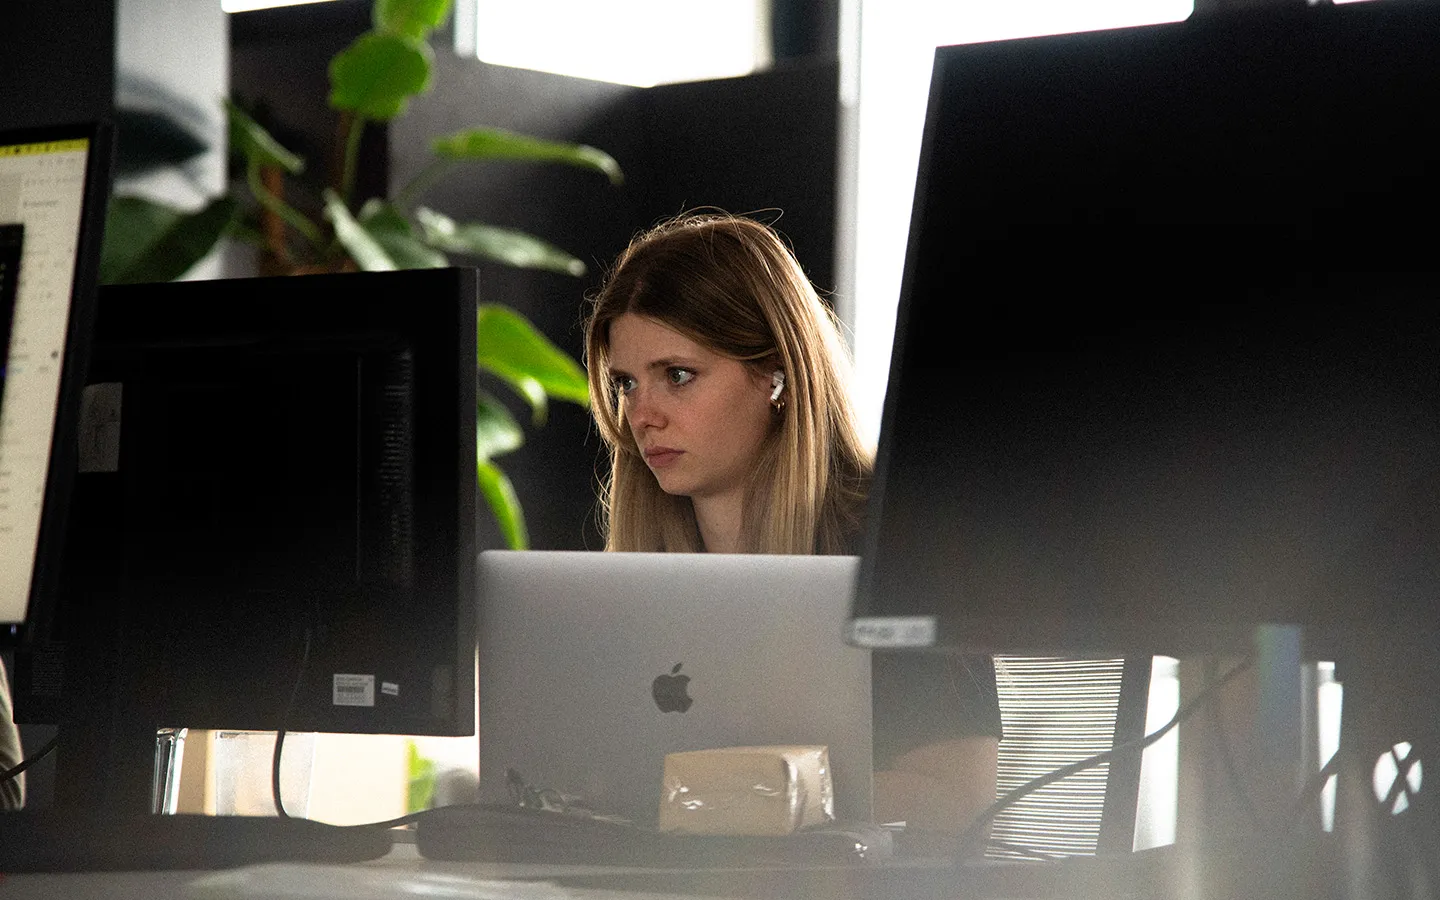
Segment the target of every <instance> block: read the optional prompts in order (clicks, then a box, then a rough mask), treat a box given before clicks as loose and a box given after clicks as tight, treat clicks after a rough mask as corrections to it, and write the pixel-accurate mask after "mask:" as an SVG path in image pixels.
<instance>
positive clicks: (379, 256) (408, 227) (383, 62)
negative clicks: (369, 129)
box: [101, 0, 621, 548]
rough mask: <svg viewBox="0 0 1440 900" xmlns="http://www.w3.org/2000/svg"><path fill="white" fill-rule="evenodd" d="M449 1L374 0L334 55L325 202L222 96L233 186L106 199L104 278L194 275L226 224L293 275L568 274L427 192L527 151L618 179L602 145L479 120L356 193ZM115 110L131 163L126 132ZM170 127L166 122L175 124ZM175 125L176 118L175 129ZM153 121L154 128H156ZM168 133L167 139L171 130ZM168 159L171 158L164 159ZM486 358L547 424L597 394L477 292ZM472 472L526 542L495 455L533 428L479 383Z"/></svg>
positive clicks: (518, 544)
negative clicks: (382, 185) (493, 270)
mask: <svg viewBox="0 0 1440 900" xmlns="http://www.w3.org/2000/svg"><path fill="white" fill-rule="evenodd" d="M451 2H452V0H376V2H375V4H374V7H373V10H372V27H371V28H370V30H368V31H366V32H365V33H364V34H362V35H360V37H358V38H357V39H356V40H355V41H354V42H353V43H351V44H350V45H349V46H348V47H346V48H345V49H344V50H342V51H341V52H340V53H339V54H337V55H336V56H335V57H334V58H333V59H332V60H331V61H330V67H329V76H330V97H329V102H330V105H331V107H332V108H334V109H335V110H337V111H338V112H339V113H340V115H341V121H342V125H343V134H344V135H345V137H344V147H343V153H342V154H341V156H342V158H343V160H344V161H343V164H342V166H341V169H340V171H339V172H338V173H335V174H334V176H333V177H332V181H331V183H330V184H329V185H327V186H326V187H325V188H324V189H323V191H321V192H320V194H319V196H320V198H321V200H320V202H319V203H318V205H317V206H316V207H315V208H314V209H311V210H304V209H301V208H299V206H297V205H293V204H292V202H291V201H289V200H288V199H287V195H286V189H285V188H286V184H287V181H291V180H297V179H300V178H302V177H303V176H304V174H305V163H304V160H302V159H301V158H300V157H299V156H297V155H296V154H294V153H292V152H290V151H289V150H287V149H286V148H285V147H283V146H282V145H281V143H280V142H279V141H277V140H276V139H275V138H274V137H273V136H272V135H271V134H270V133H269V132H268V131H267V130H266V129H265V128H263V127H262V126H261V125H260V124H259V123H257V121H256V120H255V118H253V117H252V116H251V115H249V114H247V113H246V112H245V111H244V110H243V109H241V107H240V106H239V105H238V104H236V103H233V102H228V103H227V104H226V108H227V114H228V123H229V144H230V149H231V157H232V159H233V160H235V161H236V164H237V165H238V166H240V167H243V172H244V174H243V177H241V178H237V179H236V183H237V187H236V188H235V189H234V190H232V191H231V192H230V193H228V194H226V195H224V196H221V197H219V198H216V199H215V200H213V201H212V202H210V203H209V204H208V205H207V206H205V207H204V208H203V209H200V210H199V211H196V212H182V211H180V210H177V209H174V208H171V207H168V206H165V205H163V204H159V203H156V202H154V201H152V200H148V199H144V198H141V197H124V196H117V197H114V198H112V199H111V202H110V208H109V213H108V218H107V222H106V238H105V247H104V254H103V260H102V264H101V279H102V280H103V281H105V282H106V283H122V282H151V281H167V280H171V279H174V278H178V277H180V276H181V275H183V274H185V272H187V271H188V270H189V269H190V268H192V267H193V266H194V264H195V263H196V262H198V261H199V260H200V259H201V258H202V257H204V256H205V255H206V254H208V253H209V252H210V251H211V250H212V249H213V248H214V247H215V246H216V244H217V243H218V242H219V241H220V240H221V239H222V238H225V237H227V236H229V237H236V238H240V239H244V240H248V241H251V242H253V243H255V244H257V245H258V246H259V247H260V248H261V250H262V253H263V257H264V259H266V260H267V261H268V263H269V265H268V266H267V269H269V270H275V271H283V272H289V273H294V274H304V273H307V272H334V271H355V270H365V271H379V270H387V269H406V268H424V267H436V266H446V265H450V264H451V257H452V256H458V257H462V258H469V259H481V260H488V261H491V262H496V263H500V264H503V265H509V266H519V267H525V268H536V269H544V270H549V271H554V272H560V273H564V274H567V275H571V276H579V275H582V274H584V272H585V266H584V264H583V263H582V262H581V261H580V260H578V259H576V258H575V257H573V256H571V255H570V254H568V253H566V252H564V251H563V250H560V249H558V248H556V247H554V246H552V245H550V244H548V243H546V242H545V241H543V240H541V239H539V238H537V237H534V236H533V235H529V234H526V233H524V232H520V231H516V230H513V229H508V228H501V227H497V226H493V225H488V224H484V223H478V222H457V221H455V220H454V219H452V218H451V217H449V216H447V215H446V214H445V213H443V212H441V211H439V210H436V209H433V208H431V207H428V206H425V205H423V204H421V203H420V202H419V200H420V198H421V197H422V196H423V193H424V190H425V188H426V187H428V186H429V185H430V184H432V183H433V182H434V180H435V179H436V178H437V177H438V176H439V175H441V174H443V173H444V172H445V171H446V170H447V169H449V168H450V167H453V166H457V165H464V164H473V163H478V162H483V161H487V160H522V161H532V162H538V163H556V164H563V165H569V166H579V167H582V168H585V169H589V170H593V171H594V172H596V173H598V174H599V175H602V176H604V177H606V178H608V179H609V180H610V181H611V182H612V183H616V184H618V183H619V182H620V181H621V172H620V167H619V165H618V164H617V163H616V162H615V160H614V159H612V158H611V157H610V156H609V155H608V154H606V153H604V152H603V151H600V150H597V149H595V148H593V147H587V146H584V145H577V144H567V143H560V142H555V141H548V140H542V139H539V138H534V137H529V136H526V135H521V134H515V133H513V132H509V131H503V130H499V129H493V128H472V129H466V130H463V131H459V132H456V133H453V134H446V135H441V136H438V137H436V138H434V139H433V140H432V141H431V144H430V150H431V154H432V159H431V161H430V163H429V165H427V166H426V167H424V169H423V170H422V171H421V172H420V173H418V174H417V175H416V176H415V178H414V179H412V180H411V182H410V183H409V184H406V185H404V186H402V187H401V188H400V189H399V190H397V191H395V192H394V195H393V197H366V198H359V197H357V196H356V191H355V184H356V169H357V165H358V159H359V149H360V140H361V136H362V134H363V133H364V129H365V126H366V125H367V124H369V123H372V122H381V123H383V122H389V121H391V120H392V119H394V118H396V117H397V116H400V115H402V114H403V113H404V111H405V108H406V106H407V104H408V102H409V100H410V99H411V98H412V97H414V96H416V95H417V94H420V93H422V92H424V91H427V90H429V88H430V84H431V78H432V70H433V51H432V49H431V47H430V45H429V43H428V38H429V36H430V34H431V33H432V32H433V31H434V30H435V29H436V28H437V27H439V25H440V24H441V23H442V22H443V21H444V20H445V18H446V16H447V15H448V14H449V12H450V6H451ZM147 124H153V123H146V122H137V123H136V126H135V127H133V128H130V129H128V130H127V127H126V119H125V117H124V115H123V114H122V116H121V119H120V126H121V127H120V135H121V147H120V155H121V158H122V161H123V160H124V159H125V155H126V148H125V143H126V137H127V133H128V134H139V133H144V130H145V127H146V125H147ZM167 127H168V126H167ZM170 130H171V131H173V129H170ZM152 133H153V132H152ZM161 137H162V138H164V137H167V136H166V135H164V134H162V135H161ZM173 138H174V135H173V134H170V135H168V139H167V140H158V141H151V142H149V143H150V146H169V147H174V148H182V147H183V148H187V149H185V150H184V151H183V152H190V153H193V152H195V149H197V148H196V147H195V146H192V144H193V142H186V141H184V140H174V139H173ZM169 161H170V162H173V161H174V160H173V159H172V160H169ZM476 329H477V336H478V358H477V360H476V363H477V365H478V367H479V368H480V369H481V370H482V371H485V372H489V373H491V374H492V375H494V376H497V377H498V379H499V380H500V381H502V382H503V383H505V384H508V385H509V386H510V387H511V388H513V389H514V390H515V391H516V392H517V393H518V394H519V396H521V397H523V398H524V400H525V402H526V403H528V405H529V408H530V412H531V420H532V423H533V424H536V425H539V424H542V423H543V422H544V419H545V416H546V410H547V407H548V403H549V402H550V401H551V400H552V399H553V400H562V401H569V402H572V403H577V404H582V405H583V404H585V403H587V402H588V391H587V387H586V381H585V375H584V372H583V371H582V370H581V368H580V366H579V364H578V363H577V362H576V361H575V360H574V359H573V358H571V357H570V356H569V355H568V354H566V353H565V352H564V351H562V350H561V349H560V348H558V347H557V346H555V345H554V344H553V343H551V342H550V341H549V340H548V339H547V338H545V336H544V335H542V334H541V333H540V332H539V331H538V330H537V329H536V328H535V327H534V326H533V325H531V323H530V322H529V321H528V320H526V319H525V318H524V317H523V316H521V315H520V314H519V313H518V312H516V311H515V310H513V309H511V308H509V307H507V306H503V305H500V304H490V303H487V304H482V305H481V307H480V310H479V314H478V317H477V321H476ZM476 436H477V442H476V444H477V450H478V458H477V460H476V472H477V476H478V479H479V484H480V488H481V491H482V493H483V494H484V496H485V498H486V500H487V501H488V503H489V506H490V508H491V510H492V511H493V512H494V514H495V517H496V520H497V522H498V523H499V526H500V531H501V534H502V535H503V536H504V538H505V540H506V542H507V543H508V544H509V545H510V546H511V547H515V548H523V547H525V546H527V545H528V538H527V536H526V530H525V520H524V514H523V511H522V507H521V504H520V501H519V499H518V498H517V496H516V493H515V490H514V487H513V485H512V484H511V482H510V480H509V479H508V478H507V477H506V475H505V473H504V472H503V471H501V469H500V468H499V467H498V466H497V465H496V464H495V461H494V460H495V459H496V457H498V456H500V455H502V454H504V453H508V452H510V451H513V450H515V449H517V448H519V447H520V446H521V445H522V444H523V443H524V439H525V438H524V431H523V429H522V428H521V427H520V425H519V424H518V423H517V422H516V421H515V419H514V417H513V416H512V415H511V414H510V413H509V411H508V410H507V409H506V407H505V406H504V405H503V404H502V403H501V402H499V401H498V400H497V399H496V398H495V397H494V396H493V395H490V394H487V393H486V392H484V391H483V390H482V391H481V392H480V400H479V405H478V409H477V410H476Z"/></svg>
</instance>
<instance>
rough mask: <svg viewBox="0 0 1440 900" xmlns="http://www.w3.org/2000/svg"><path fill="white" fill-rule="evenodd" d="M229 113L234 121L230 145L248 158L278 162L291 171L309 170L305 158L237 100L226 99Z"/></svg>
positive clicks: (280, 165) (261, 163)
mask: <svg viewBox="0 0 1440 900" xmlns="http://www.w3.org/2000/svg"><path fill="white" fill-rule="evenodd" d="M225 115H226V117H227V119H228V121H229V123H230V148H231V149H232V150H234V151H235V152H236V153H238V154H240V155H241V156H243V157H245V160H246V161H247V162H253V163H256V164H258V165H262V166H278V167H279V168H281V169H284V170H285V171H286V172H289V173H290V174H291V175H299V174H300V173H301V172H303V171H305V160H304V159H302V158H300V157H299V156H296V155H295V154H294V153H291V152H290V151H289V150H286V149H285V147H284V146H282V145H281V143H280V142H279V141H277V140H275V138H274V137H272V136H271V135H270V132H268V131H266V130H265V128H264V127H263V126H261V124H260V123H259V122H256V121H255V120H254V119H252V118H250V114H249V113H247V112H246V111H245V110H243V109H241V108H240V107H238V106H236V105H235V103H234V102H233V101H230V100H226V101H225Z"/></svg>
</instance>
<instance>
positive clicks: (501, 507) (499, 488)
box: [475, 462, 530, 550]
mask: <svg viewBox="0 0 1440 900" xmlns="http://www.w3.org/2000/svg"><path fill="white" fill-rule="evenodd" d="M475 474H476V478H477V479H478V481H479V484H480V493H481V494H482V495H484V497H485V501H486V502H487V503H489V504H490V510H491V511H492V512H493V513H495V521H496V522H497V523H498V524H499V525H500V534H501V536H503V537H504V538H505V544H506V545H507V546H508V547H509V548H510V549H511V550H527V549H529V547H530V535H529V534H528V533H527V532H526V530H525V511H524V510H523V509H522V508H521V506H520V497H519V496H518V495H516V493H515V485H514V484H512V483H511V481H510V478H509V477H508V476H507V475H506V474H505V473H504V472H502V471H500V468H499V467H498V466H496V465H495V464H494V463H492V462H477V463H476V466H475Z"/></svg>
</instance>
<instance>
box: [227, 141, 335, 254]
mask: <svg viewBox="0 0 1440 900" xmlns="http://www.w3.org/2000/svg"><path fill="white" fill-rule="evenodd" d="M245 180H246V182H247V183H248V184H249V185H250V193H251V194H252V195H254V197H255V199H256V200H257V201H259V203H260V205H261V206H263V207H265V208H266V209H267V210H269V211H270V212H272V213H274V214H275V215H277V216H279V217H280V218H281V219H283V220H284V221H285V223H286V224H287V225H289V226H290V227H291V228H294V229H295V230H296V231H298V232H300V233H301V234H302V235H304V236H305V238H306V240H308V241H309V242H310V244H311V246H313V247H315V248H316V249H319V247H320V242H321V240H322V237H321V235H320V229H318V228H316V227H315V225H314V223H312V222H311V221H310V220H309V219H307V218H305V216H304V214H302V213H301V212H300V211H299V210H297V209H295V208H294V207H293V206H291V205H290V204H288V203H286V202H285V201H284V200H281V199H280V198H279V197H277V196H275V194H273V193H271V191H270V189H269V188H267V187H266V186H265V183H264V181H263V180H262V179H261V177H260V164H259V163H258V162H255V161H254V160H251V161H250V164H249V165H248V166H246V169H245Z"/></svg>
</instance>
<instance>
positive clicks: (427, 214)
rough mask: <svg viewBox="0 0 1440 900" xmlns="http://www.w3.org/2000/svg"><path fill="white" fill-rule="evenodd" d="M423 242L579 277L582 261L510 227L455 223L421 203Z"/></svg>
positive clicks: (418, 214)
mask: <svg viewBox="0 0 1440 900" xmlns="http://www.w3.org/2000/svg"><path fill="white" fill-rule="evenodd" d="M415 218H416V219H417V220H418V221H419V222H420V227H421V229H423V231H424V236H425V243H427V244H429V245H430V246H432V247H434V248H436V249H438V250H441V251H443V252H445V253H465V254H468V255H470V256H479V257H482V258H484V259H489V260H493V261H495V262H498V263H504V264H505V265H507V266H514V267H515V268H517V269H541V270H544V271H547V272H559V273H561V274H564V275H573V276H575V277H577V278H578V277H579V276H581V275H584V274H585V264H584V263H583V262H581V261H580V260H578V259H576V258H575V257H573V256H571V255H570V254H568V253H566V252H565V251H564V250H561V249H560V248H558V247H556V246H554V245H552V244H547V243H546V242H544V241H542V240H540V239H539V238H537V237H534V236H533V235H529V234H526V233H525V232H523V231H516V230H515V229H513V228H499V227H497V226H494V225H481V224H479V223H478V222H467V223H463V224H462V223H459V222H456V221H455V220H454V219H452V218H450V217H449V216H447V215H445V214H444V213H438V212H436V211H435V210H433V209H428V208H426V207H424V206H422V207H420V208H419V209H417V210H415Z"/></svg>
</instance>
